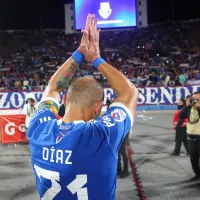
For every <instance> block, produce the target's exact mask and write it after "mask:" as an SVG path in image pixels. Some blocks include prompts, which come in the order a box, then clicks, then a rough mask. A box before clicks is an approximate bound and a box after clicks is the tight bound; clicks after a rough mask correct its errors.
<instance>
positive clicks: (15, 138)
mask: <svg viewBox="0 0 200 200" xmlns="http://www.w3.org/2000/svg"><path fill="white" fill-rule="evenodd" d="M25 117H26V116H25V115H12V116H11V115H5V116H0V142H1V143H2V144H11V143H19V142H26V141H27V139H26V127H25Z"/></svg>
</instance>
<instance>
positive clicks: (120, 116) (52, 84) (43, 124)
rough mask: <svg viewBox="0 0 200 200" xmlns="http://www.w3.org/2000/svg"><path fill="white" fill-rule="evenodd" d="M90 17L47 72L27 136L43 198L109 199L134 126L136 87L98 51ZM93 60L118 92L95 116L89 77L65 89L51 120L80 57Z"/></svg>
mask: <svg viewBox="0 0 200 200" xmlns="http://www.w3.org/2000/svg"><path fill="white" fill-rule="evenodd" d="M96 25H97V20H96V19H95V16H94V15H88V17H87V22H86V28H85V30H82V32H83V38H82V40H81V44H80V47H79V48H78V50H77V51H76V52H75V53H74V54H73V55H72V57H70V58H69V59H68V60H67V61H66V62H65V63H64V64H63V65H62V66H61V67H60V68H59V69H58V70H57V72H56V73H55V74H54V75H53V76H52V78H51V80H50V81H49V84H48V86H47V88H46V90H45V92H44V94H43V98H42V100H41V102H40V104H39V108H38V110H37V112H36V113H35V115H34V117H33V118H32V121H31V124H30V127H29V131H28V138H29V142H30V149H31V161H32V165H33V169H34V174H35V178H36V184H37V189H38V192H39V195H40V198H41V199H42V200H63V199H67V200H114V199H115V190H116V175H117V159H118V151H119V147H120V145H121V143H122V141H123V139H124V138H125V137H126V135H127V133H128V131H129V130H130V128H131V126H132V125H133V116H134V115H135V112H136V105H137V101H138V91H137V89H136V88H135V86H134V85H133V84H132V83H131V82H130V81H129V80H128V79H127V78H126V77H125V76H124V75H123V74H122V73H120V72H119V71H118V70H117V69H115V68H114V67H112V66H110V65H109V64H107V63H106V62H105V61H104V60H103V59H102V58H101V57H100V53H99V33H100V31H99V30H97V28H96ZM84 58H85V59H86V60H87V61H88V62H91V63H93V66H94V67H95V68H96V69H97V70H99V71H100V72H101V73H102V74H103V75H104V76H105V77H106V78H107V80H108V81H109V83H110V85H111V87H112V88H113V89H114V90H115V91H116V92H117V93H118V94H119V95H118V97H117V98H116V99H115V101H114V103H112V105H111V106H110V108H109V109H108V111H107V112H106V113H105V114H104V115H103V116H102V117H98V116H99V114H100V112H101V108H102V100H103V89H102V88H101V86H100V85H99V84H98V82H97V81H96V80H94V79H93V78H90V77H84V78H79V79H77V80H75V81H74V82H73V83H72V84H71V85H70V86H69V89H68V92H67V95H66V102H65V115H64V117H63V118H62V119H61V120H57V119H56V114H57V111H58V108H59V105H58V101H59V97H60V95H59V94H60V92H61V91H62V90H64V89H65V88H66V87H67V86H68V83H69V81H70V79H71V77H72V76H73V74H74V73H75V71H76V69H77V68H78V66H79V65H80V64H81V63H82V61H83V59H84Z"/></svg>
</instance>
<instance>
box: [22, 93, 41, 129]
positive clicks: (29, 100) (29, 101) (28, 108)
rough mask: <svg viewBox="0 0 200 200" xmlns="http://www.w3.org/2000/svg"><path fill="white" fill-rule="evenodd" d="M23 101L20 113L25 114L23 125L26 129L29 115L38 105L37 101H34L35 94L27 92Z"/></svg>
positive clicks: (31, 114)
mask: <svg viewBox="0 0 200 200" xmlns="http://www.w3.org/2000/svg"><path fill="white" fill-rule="evenodd" d="M25 101H26V103H25V105H24V108H23V110H22V114H24V115H26V121H25V125H26V129H28V127H29V123H30V120H31V117H32V116H33V114H34V113H35V111H36V109H37V107H38V102H37V101H36V99H35V96H34V95H33V94H32V93H28V94H27V95H26V99H25Z"/></svg>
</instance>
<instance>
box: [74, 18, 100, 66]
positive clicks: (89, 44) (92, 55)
mask: <svg viewBox="0 0 200 200" xmlns="http://www.w3.org/2000/svg"><path fill="white" fill-rule="evenodd" d="M97 22H98V20H97V19H96V18H95V15H91V14H89V15H88V16H87V20H86V26H85V29H83V30H82V31H81V32H82V33H83V37H82V39H81V44H80V46H79V48H78V51H80V52H81V53H82V54H83V55H84V57H85V59H86V60H87V61H88V62H90V63H92V62H93V61H94V60H96V59H97V58H99V57H100V50H99V33H100V30H98V29H97Z"/></svg>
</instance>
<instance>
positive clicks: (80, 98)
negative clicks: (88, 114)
mask: <svg viewBox="0 0 200 200" xmlns="http://www.w3.org/2000/svg"><path fill="white" fill-rule="evenodd" d="M103 95H104V92H103V88H102V87H101V85H100V84H99V83H98V82H97V81H96V80H95V79H94V78H91V77H83V78H78V79H76V80H75V81H74V82H73V83H72V84H71V85H70V87H69V89H68V92H67V102H69V103H72V104H74V105H76V106H77V107H81V108H89V107H91V106H92V105H94V104H95V103H98V102H100V101H102V97H103Z"/></svg>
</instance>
